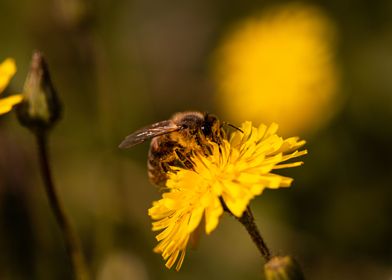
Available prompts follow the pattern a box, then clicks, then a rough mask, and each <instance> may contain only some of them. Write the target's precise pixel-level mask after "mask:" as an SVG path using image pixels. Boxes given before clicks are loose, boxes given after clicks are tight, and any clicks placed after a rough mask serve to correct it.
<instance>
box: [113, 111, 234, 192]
mask: <svg viewBox="0 0 392 280" xmlns="http://www.w3.org/2000/svg"><path fill="white" fill-rule="evenodd" d="M225 124H227V123H225V122H221V121H220V120H219V119H218V118H217V117H216V116H214V115H212V114H208V113H204V114H203V113H200V112H181V113H176V114H174V115H173V116H172V117H171V118H170V119H169V120H165V121H161V122H157V123H154V124H152V125H149V126H147V127H144V128H142V129H139V130H137V131H135V132H134V133H132V134H130V135H128V136H127V137H126V138H125V139H124V141H122V142H121V144H120V145H119V148H131V147H133V146H135V145H137V144H140V143H143V142H145V141H146V140H149V139H152V140H151V144H150V150H149V152H148V161H147V166H148V176H149V179H150V181H151V182H152V183H153V184H155V185H157V186H160V187H163V186H164V185H165V183H166V181H167V173H168V171H170V170H171V168H172V167H182V168H186V169H192V168H193V162H192V159H191V157H192V155H193V154H194V153H195V152H201V153H203V154H205V155H208V154H209V153H211V144H210V142H215V143H217V144H220V143H221V141H222V139H223V137H224V136H225V131H224V129H223V126H224V125H225ZM229 125H230V124H229ZM230 126H232V125H230ZM232 127H234V126H232Z"/></svg>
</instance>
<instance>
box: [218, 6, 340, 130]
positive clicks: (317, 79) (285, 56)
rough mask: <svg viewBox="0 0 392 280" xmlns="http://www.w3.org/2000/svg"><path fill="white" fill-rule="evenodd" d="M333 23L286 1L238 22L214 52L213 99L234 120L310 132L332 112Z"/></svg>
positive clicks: (334, 75)
mask: <svg viewBox="0 0 392 280" xmlns="http://www.w3.org/2000/svg"><path fill="white" fill-rule="evenodd" d="M335 35H336V32H335V28H334V25H333V24H332V22H331V20H330V19H329V18H327V16H326V15H325V14H323V13H322V11H321V10H319V9H317V8H315V7H309V6H305V5H301V4H287V5H284V6H279V7H275V8H270V9H269V10H267V11H265V12H264V13H263V14H262V15H261V16H260V17H253V18H248V19H246V20H245V21H244V22H242V23H240V24H238V25H237V26H236V27H235V28H234V29H233V30H232V32H231V33H229V34H228V36H227V37H226V39H225V40H224V41H223V44H222V45H221V47H220V48H219V49H218V50H217V52H216V56H215V60H214V62H215V64H214V65H215V67H214V71H213V73H214V79H215V81H216V84H217V92H218V95H217V101H218V102H219V104H220V105H221V106H222V110H223V113H224V114H226V116H227V118H228V119H230V120H231V121H233V122H236V121H239V120H243V119H252V120H254V121H259V122H272V121H276V122H278V123H279V124H280V126H281V130H282V132H283V133H284V135H286V134H287V135H292V134H297V133H301V134H302V133H304V132H308V131H312V130H314V129H317V128H318V127H320V125H321V124H322V123H323V122H325V121H326V120H328V118H329V117H330V116H332V115H333V113H334V111H336V107H337V104H338V103H339V102H338V100H337V98H336V97H337V95H336V93H337V89H338V80H339V79H338V76H339V75H338V71H337V67H336V65H335V62H334V43H335V37H336V36H335Z"/></svg>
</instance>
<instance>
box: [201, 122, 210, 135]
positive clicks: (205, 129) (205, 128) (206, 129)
mask: <svg viewBox="0 0 392 280" xmlns="http://www.w3.org/2000/svg"><path fill="white" fill-rule="evenodd" d="M200 129H201V132H203V134H204V135H206V136H208V135H210V134H211V127H210V126H209V125H202V126H201V127H200Z"/></svg>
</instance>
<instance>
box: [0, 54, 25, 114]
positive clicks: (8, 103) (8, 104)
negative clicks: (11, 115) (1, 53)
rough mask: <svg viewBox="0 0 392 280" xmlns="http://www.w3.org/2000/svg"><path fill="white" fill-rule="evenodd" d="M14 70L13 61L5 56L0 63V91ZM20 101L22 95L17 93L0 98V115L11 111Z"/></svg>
mask: <svg viewBox="0 0 392 280" xmlns="http://www.w3.org/2000/svg"><path fill="white" fill-rule="evenodd" d="M15 72H16V65H15V61H14V60H13V59H12V58H7V59H6V60H4V61H3V62H2V63H1V64H0V93H2V92H3V91H4V89H5V88H6V87H7V85H8V83H9V82H10V80H11V78H12V77H13V76H14V74H15ZM21 101H22V95H20V94H17V95H13V96H9V97H6V98H2V99H0V115H2V114H5V113H7V112H9V111H11V109H12V107H13V106H14V105H15V104H18V103H19V102H21Z"/></svg>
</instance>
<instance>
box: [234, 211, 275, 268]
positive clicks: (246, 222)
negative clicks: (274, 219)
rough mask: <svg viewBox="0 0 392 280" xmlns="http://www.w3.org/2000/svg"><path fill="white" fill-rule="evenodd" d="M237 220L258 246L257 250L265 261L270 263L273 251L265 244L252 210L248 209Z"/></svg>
mask: <svg viewBox="0 0 392 280" xmlns="http://www.w3.org/2000/svg"><path fill="white" fill-rule="evenodd" d="M237 219H238V221H239V222H240V223H241V224H242V225H243V226H244V227H245V228H246V230H247V231H248V233H249V235H250V237H251V238H252V240H253V242H254V243H255V244H256V247H257V249H259V251H260V253H261V255H262V256H263V257H264V259H265V261H266V262H268V261H269V260H270V259H271V251H270V250H269V249H268V247H267V244H266V243H265V242H264V239H263V237H262V236H261V234H260V231H259V229H258V228H257V225H256V223H255V219H254V217H253V214H252V211H251V210H250V208H249V207H247V208H246V210H245V211H244V213H243V214H242V216H241V217H240V218H237Z"/></svg>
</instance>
